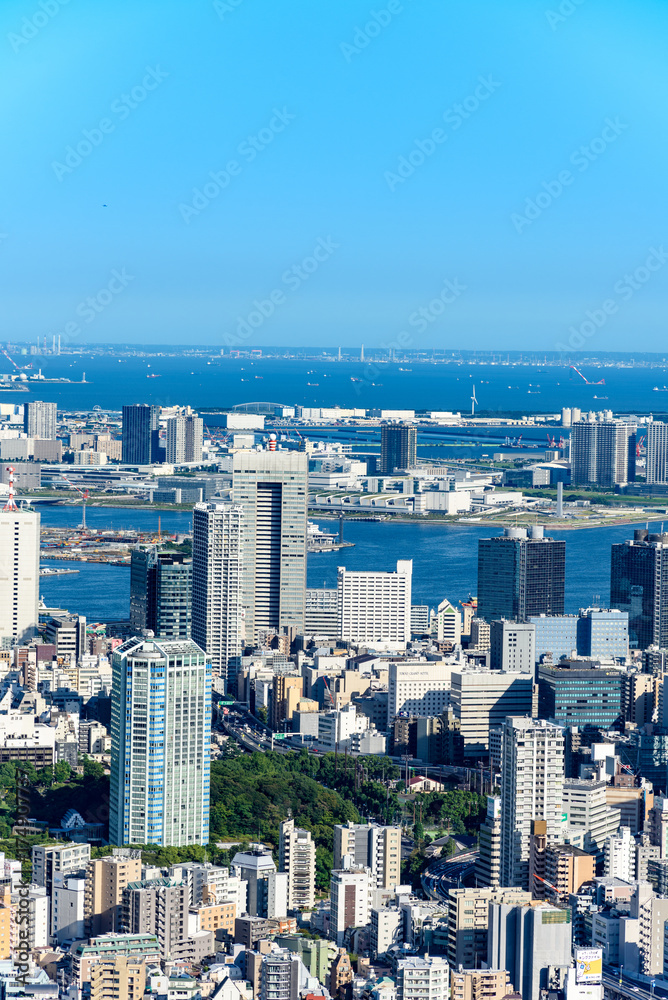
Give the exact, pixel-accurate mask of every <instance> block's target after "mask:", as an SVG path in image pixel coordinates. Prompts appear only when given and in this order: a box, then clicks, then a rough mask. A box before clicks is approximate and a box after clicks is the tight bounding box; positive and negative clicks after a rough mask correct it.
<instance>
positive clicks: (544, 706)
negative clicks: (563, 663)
mask: <svg viewBox="0 0 668 1000" xmlns="http://www.w3.org/2000/svg"><path fill="white" fill-rule="evenodd" d="M623 676H624V675H623V673H622V671H621V670H605V669H602V668H593V669H587V668H585V669H573V668H572V667H552V666H547V665H542V666H539V667H538V714H539V715H540V716H541V718H543V719H552V720H554V721H555V722H557V723H559V724H560V725H565V726H586V725H592V726H598V727H600V728H601V729H609V728H610V726H612V725H613V724H614V723H615V722H618V721H619V719H620V717H621V715H622V680H623Z"/></svg>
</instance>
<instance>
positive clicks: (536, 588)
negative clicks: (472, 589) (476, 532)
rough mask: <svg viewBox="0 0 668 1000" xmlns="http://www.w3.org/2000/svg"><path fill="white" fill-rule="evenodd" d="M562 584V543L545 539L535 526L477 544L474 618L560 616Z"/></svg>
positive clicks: (515, 529)
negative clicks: (475, 610)
mask: <svg viewBox="0 0 668 1000" xmlns="http://www.w3.org/2000/svg"><path fill="white" fill-rule="evenodd" d="M565 580H566V542H563V541H557V540H555V539H554V538H546V537H545V536H544V534H543V528H542V527H540V526H538V525H536V526H534V527H533V528H529V529H528V530H527V529H526V528H506V529H505V532H504V534H503V535H500V536H499V537H497V538H481V539H479V541H478V611H477V614H478V617H479V618H484V619H486V620H487V621H492V620H493V619H494V618H509V619H512V620H519V621H524V620H525V619H527V618H528V617H529V616H531V615H563V613H564V587H565Z"/></svg>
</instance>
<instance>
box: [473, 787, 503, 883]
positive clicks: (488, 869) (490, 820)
mask: <svg viewBox="0 0 668 1000" xmlns="http://www.w3.org/2000/svg"><path fill="white" fill-rule="evenodd" d="M475 876H476V884H477V885H484V886H491V887H492V888H495V887H496V886H498V885H500V884H501V798H500V796H498V795H488V796H487V813H486V814H485V819H484V820H483V822H482V823H481V824H480V841H479V853H478V860H477V861H476V866H475Z"/></svg>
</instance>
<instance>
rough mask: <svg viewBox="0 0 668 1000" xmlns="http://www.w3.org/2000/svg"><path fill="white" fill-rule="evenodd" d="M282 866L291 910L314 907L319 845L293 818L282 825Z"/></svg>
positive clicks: (280, 857)
mask: <svg viewBox="0 0 668 1000" xmlns="http://www.w3.org/2000/svg"><path fill="white" fill-rule="evenodd" d="M278 858H279V861H278V869H279V871H281V872H286V873H287V876H288V907H287V908H288V910H310V909H312V907H313V905H314V904H315V844H314V843H313V840H312V839H311V834H310V833H309V832H308V831H307V830H301V829H300V828H299V827H296V826H295V821H294V820H293V819H287V820H285V821H284V822H283V823H281V825H280V836H279V844H278Z"/></svg>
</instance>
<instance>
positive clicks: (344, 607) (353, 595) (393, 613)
mask: <svg viewBox="0 0 668 1000" xmlns="http://www.w3.org/2000/svg"><path fill="white" fill-rule="evenodd" d="M412 573H413V561H412V559H400V560H399V561H398V562H397V571H396V573H376V572H367V573H364V572H357V571H353V570H347V569H345V567H343V566H339V576H338V582H337V587H338V594H339V636H340V638H341V639H345V640H347V641H348V642H355V643H361V644H362V643H363V644H368V645H370V646H373V648H374V649H405V648H406V644H407V643H408V642H409V641H410V637H411V581H412Z"/></svg>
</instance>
